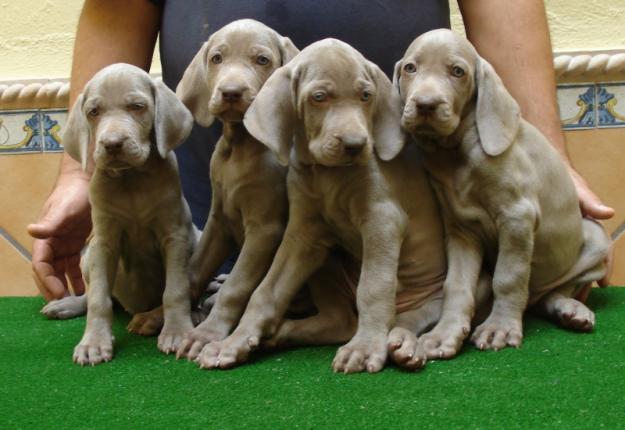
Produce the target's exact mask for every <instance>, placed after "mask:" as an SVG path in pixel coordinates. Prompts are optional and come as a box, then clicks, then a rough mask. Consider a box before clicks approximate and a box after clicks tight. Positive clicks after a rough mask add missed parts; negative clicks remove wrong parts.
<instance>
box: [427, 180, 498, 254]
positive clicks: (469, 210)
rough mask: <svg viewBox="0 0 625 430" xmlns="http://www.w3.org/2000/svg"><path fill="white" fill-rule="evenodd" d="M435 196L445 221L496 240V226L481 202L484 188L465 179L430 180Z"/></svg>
mask: <svg viewBox="0 0 625 430" xmlns="http://www.w3.org/2000/svg"><path fill="white" fill-rule="evenodd" d="M432 185H433V188H434V190H435V192H436V197H437V199H438V201H439V203H440V205H441V210H442V212H443V215H444V216H445V217H446V218H447V222H449V223H451V224H452V225H455V226H460V227H461V229H462V230H469V231H471V232H473V234H474V235H475V236H477V237H478V238H481V239H485V240H486V241H487V242H490V243H493V242H496V238H497V227H496V225H495V222H494V220H493V218H492V216H491V214H490V213H489V211H488V210H487V208H486V207H484V206H483V205H482V203H481V201H482V199H484V198H485V196H484V193H485V192H486V190H483V189H479V187H475V186H473V185H471V184H469V183H467V182H466V181H462V183H458V182H455V181H437V180H433V181H432Z"/></svg>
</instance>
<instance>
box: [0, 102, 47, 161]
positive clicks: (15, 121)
mask: <svg viewBox="0 0 625 430" xmlns="http://www.w3.org/2000/svg"><path fill="white" fill-rule="evenodd" d="M42 147H43V145H42V128H41V115H40V113H39V111H36V110H35V111H3V112H0V154H8V153H24V152H41V150H42Z"/></svg>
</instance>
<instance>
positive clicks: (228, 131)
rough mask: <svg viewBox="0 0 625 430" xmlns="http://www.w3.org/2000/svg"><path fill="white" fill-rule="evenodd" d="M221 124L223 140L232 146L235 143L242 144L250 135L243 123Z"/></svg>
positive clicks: (226, 122) (225, 122)
mask: <svg viewBox="0 0 625 430" xmlns="http://www.w3.org/2000/svg"><path fill="white" fill-rule="evenodd" d="M222 124H223V132H222V133H223V136H224V138H225V140H226V141H227V142H228V143H229V145H232V144H234V143H237V142H244V141H245V140H246V139H247V137H248V136H249V135H250V134H249V132H248V131H247V129H246V128H245V126H244V125H243V122H242V121H240V122H230V121H224V122H222Z"/></svg>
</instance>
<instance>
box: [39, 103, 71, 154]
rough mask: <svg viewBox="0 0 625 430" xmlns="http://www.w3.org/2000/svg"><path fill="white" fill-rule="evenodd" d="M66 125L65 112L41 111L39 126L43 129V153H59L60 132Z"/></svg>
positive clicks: (61, 149) (61, 146)
mask: <svg viewBox="0 0 625 430" xmlns="http://www.w3.org/2000/svg"><path fill="white" fill-rule="evenodd" d="M66 123H67V110H43V111H41V126H42V128H43V143H44V145H43V150H44V151H45V152H61V151H63V145H62V140H61V136H62V132H63V129H64V128H65V124H66Z"/></svg>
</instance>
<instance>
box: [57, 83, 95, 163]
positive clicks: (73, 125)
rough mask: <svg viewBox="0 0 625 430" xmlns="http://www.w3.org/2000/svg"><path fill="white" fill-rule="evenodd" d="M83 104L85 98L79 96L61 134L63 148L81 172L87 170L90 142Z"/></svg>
mask: <svg viewBox="0 0 625 430" xmlns="http://www.w3.org/2000/svg"><path fill="white" fill-rule="evenodd" d="M84 102H85V96H84V95H83V94H80V95H79V96H78V98H77V99H76V102H74V107H72V110H71V111H70V113H69V117H68V118H67V124H66V125H65V131H64V132H63V148H65V152H67V154H68V155H69V156H70V157H72V158H73V159H74V160H76V161H78V162H79V163H80V165H81V166H82V170H86V169H87V156H88V154H89V141H90V140H91V132H90V130H89V123H88V122H87V117H86V116H85V113H84V112H83V104H84Z"/></svg>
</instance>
